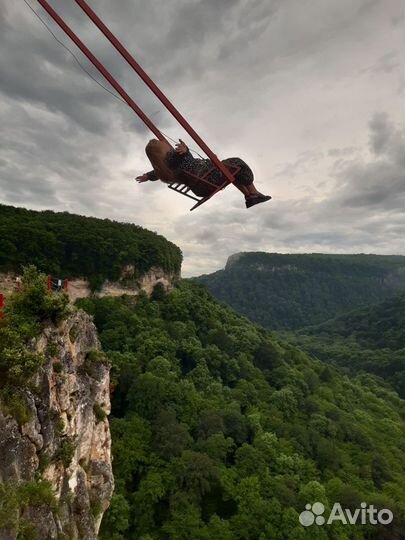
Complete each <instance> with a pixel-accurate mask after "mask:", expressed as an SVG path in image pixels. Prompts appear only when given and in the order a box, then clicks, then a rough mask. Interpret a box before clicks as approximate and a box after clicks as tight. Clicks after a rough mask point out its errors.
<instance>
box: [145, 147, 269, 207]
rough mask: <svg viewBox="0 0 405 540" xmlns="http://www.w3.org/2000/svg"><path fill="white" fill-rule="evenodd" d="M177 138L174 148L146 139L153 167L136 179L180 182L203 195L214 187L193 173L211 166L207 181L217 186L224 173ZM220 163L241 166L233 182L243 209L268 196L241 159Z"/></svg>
mask: <svg viewBox="0 0 405 540" xmlns="http://www.w3.org/2000/svg"><path fill="white" fill-rule="evenodd" d="M179 141H180V142H179V143H177V144H176V147H175V148H174V149H173V148H172V147H171V146H170V144H169V143H168V142H167V141H159V140H157V139H152V140H151V141H149V143H148V144H147V146H146V148H145V151H146V155H147V156H148V158H149V161H150V162H151V164H152V167H153V170H152V171H150V172H147V173H145V174H143V175H142V176H138V177H137V178H136V180H137V182H139V183H142V182H148V181H150V182H154V181H156V180H161V181H162V182H165V183H167V184H171V183H172V182H179V183H181V184H184V185H186V186H188V187H189V188H190V189H191V190H192V191H193V193H194V194H195V195H197V196H198V197H206V196H207V195H209V194H210V193H212V192H213V191H214V189H215V188H214V187H212V186H210V185H208V184H206V183H205V182H203V181H201V180H198V179H197V178H195V177H194V176H198V177H201V176H203V175H204V174H205V173H207V172H208V171H209V170H211V169H213V170H212V172H211V173H210V174H209V176H208V177H207V180H208V181H209V182H211V183H212V184H215V185H216V186H220V185H222V184H223V183H224V181H225V179H224V177H223V174H222V173H221V171H220V170H219V169H218V168H217V167H214V168H213V164H212V162H211V161H210V160H209V159H197V158H194V157H193V156H192V154H191V152H190V150H189V149H188V147H187V145H186V144H185V143H184V142H183V141H182V140H181V139H179ZM222 163H223V164H224V165H225V166H228V167H229V166H232V165H233V166H236V167H240V170H239V172H238V173H237V174H236V176H235V181H234V182H233V185H234V186H235V187H236V188H237V189H239V191H240V192H242V194H243V195H244V197H245V204H246V208H250V207H252V206H255V205H256V204H260V203H263V202H266V201H269V200H270V199H271V197H270V196H269V195H263V194H262V193H260V192H259V191H257V189H256V187H255V185H254V183H253V172H252V171H251V169H250V167H249V166H248V165H247V164H246V163H245V162H244V161H243V160H242V159H240V158H237V157H235V158H228V159H225V160H223V161H222ZM231 172H232V169H231ZM187 173H191V174H192V175H194V176H190V175H189V174H187Z"/></svg>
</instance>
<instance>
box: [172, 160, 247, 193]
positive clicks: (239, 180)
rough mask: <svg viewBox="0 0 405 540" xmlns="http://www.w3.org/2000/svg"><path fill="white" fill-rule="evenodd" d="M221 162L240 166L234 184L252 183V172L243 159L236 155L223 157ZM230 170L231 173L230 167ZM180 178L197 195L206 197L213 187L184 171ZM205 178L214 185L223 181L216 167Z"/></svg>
mask: <svg viewBox="0 0 405 540" xmlns="http://www.w3.org/2000/svg"><path fill="white" fill-rule="evenodd" d="M222 163H223V164H224V165H227V166H231V165H235V166H236V167H240V171H239V172H238V173H237V175H236V178H235V181H234V184H235V185H236V186H250V185H251V184H252V183H253V172H252V170H251V168H250V167H249V165H247V163H245V162H244V161H243V159H240V158H238V157H235V158H228V159H224V160H223V161H222ZM211 167H212V165H211ZM230 171H231V172H232V173H233V169H232V167H230ZM181 180H182V182H183V183H184V184H186V185H188V186H189V187H190V188H191V190H192V191H193V192H194V194H195V195H197V196H198V197H206V196H207V195H209V194H210V193H212V192H213V191H214V189H215V188H213V187H211V186H210V185H208V184H206V183H204V182H203V181H198V180H196V179H194V178H191V177H190V176H189V175H187V173H184V172H183V174H181ZM207 180H208V181H209V182H211V183H212V184H215V185H216V186H221V185H222V184H223V183H224V182H225V178H224V176H223V175H222V173H221V172H220V171H219V169H217V168H215V170H213V172H212V173H211V174H210V175H209V177H208V178H207Z"/></svg>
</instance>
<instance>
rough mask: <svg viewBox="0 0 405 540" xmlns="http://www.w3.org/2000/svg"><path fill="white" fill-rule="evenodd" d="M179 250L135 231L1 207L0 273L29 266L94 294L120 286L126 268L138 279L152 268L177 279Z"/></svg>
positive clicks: (67, 216) (104, 221)
mask: <svg viewBox="0 0 405 540" xmlns="http://www.w3.org/2000/svg"><path fill="white" fill-rule="evenodd" d="M181 261H182V254H181V251H180V249H179V248H178V247H177V246H175V245H174V244H172V243H171V242H169V241H168V240H166V239H165V238H164V237H163V236H160V235H158V234H155V233H153V232H151V231H148V230H146V229H143V228H142V227H139V226H137V225H132V224H126V223H118V222H115V221H110V220H108V219H97V218H89V217H83V216H77V215H74V214H68V213H67V212H62V213H57V212H52V211H46V212H35V211H33V210H26V209H24V208H14V207H13V206H4V205H0V272H10V271H11V272H16V273H19V272H21V268H22V267H23V266H25V265H29V264H33V265H35V266H36V267H37V268H38V269H39V270H41V271H43V272H45V273H46V274H53V275H56V276H59V277H62V278H73V277H81V278H86V279H88V280H89V282H90V284H91V286H92V287H93V288H97V287H100V286H101V285H102V283H103V282H104V281H105V280H106V279H108V280H111V281H116V280H118V279H119V278H120V277H121V275H122V272H123V270H124V269H125V268H127V269H128V268H130V272H129V275H128V277H130V278H137V277H139V276H140V275H142V274H144V273H145V272H147V271H148V270H149V269H150V268H152V267H157V268H161V269H162V270H164V271H166V272H167V273H169V274H179V273H180V268H181Z"/></svg>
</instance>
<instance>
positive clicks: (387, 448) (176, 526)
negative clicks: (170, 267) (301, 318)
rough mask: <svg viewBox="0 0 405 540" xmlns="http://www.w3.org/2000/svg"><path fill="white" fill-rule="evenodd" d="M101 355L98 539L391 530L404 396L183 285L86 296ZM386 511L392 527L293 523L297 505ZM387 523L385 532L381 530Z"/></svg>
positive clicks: (393, 533) (398, 502)
mask: <svg viewBox="0 0 405 540" xmlns="http://www.w3.org/2000/svg"><path fill="white" fill-rule="evenodd" d="M79 305H80V306H81V307H83V308H85V309H86V310H87V311H88V312H89V313H91V314H92V315H93V316H94V321H95V323H96V326H97V327H98V330H99V334H100V338H101V342H102V345H103V348H104V349H105V350H106V351H107V352H108V355H109V357H110V360H111V363H112V374H113V386H114V387H115V390H114V393H113V412H112V418H111V427H112V434H113V455H114V474H115V479H116V493H115V496H114V499H113V504H112V506H111V509H110V510H109V511H108V513H107V515H106V516H105V518H104V519H103V523H102V528H101V539H108V540H111V539H112V540H123V539H126V540H131V539H134V540H135V539H143V540H166V539H167V538H170V539H171V540H212V539H214V540H224V539H225V540H275V539H276V540H287V539H288V540H291V539H297V540H298V539H299V540H301V539H303V540H305V539H308V540H309V539H312V538H319V539H330V540H332V539H333V540H349V538H350V539H355V540H360V539H366V538H367V539H368V540H380V539H381V538H385V537H387V538H388V537H389V538H398V539H399V538H400V534H401V531H402V530H403V528H404V525H405V521H404V519H405V516H404V512H405V480H404V475H403V471H404V467H405V432H404V425H403V418H404V402H403V401H401V400H400V399H399V397H398V395H397V394H395V393H394V392H393V391H391V390H389V389H387V388H384V387H381V385H380V384H379V383H378V382H376V380H374V379H373V378H372V377H369V376H367V375H362V376H359V377H358V378H355V377H350V378H349V377H346V376H344V375H342V374H340V373H339V372H338V371H337V370H336V369H335V368H334V367H333V366H326V365H325V364H323V363H322V362H320V361H317V360H314V359H310V358H309V357H308V356H307V355H306V354H305V353H303V352H300V351H299V350H297V349H296V348H294V347H293V346H291V345H288V344H286V343H284V342H283V341H281V340H280V339H279V338H275V337H271V336H270V335H269V334H268V333H267V332H266V331H264V330H263V329H261V328H259V327H257V326H255V325H253V324H252V323H250V322H249V321H247V320H246V319H244V318H243V317H240V316H238V315H237V314H236V313H234V312H233V311H232V310H231V309H229V308H228V307H226V306H225V305H223V304H220V303H218V302H217V301H215V300H214V299H213V298H212V297H211V296H210V295H209V294H208V292H207V291H206V290H205V289H204V288H203V287H201V286H198V285H196V284H193V283H191V282H184V281H183V282H180V283H179V284H178V286H177V287H176V288H175V289H174V290H173V291H172V292H171V293H170V294H168V295H167V296H165V297H163V296H162V295H156V296H155V298H153V297H152V299H148V298H147V297H146V296H142V295H141V296H140V297H138V298H137V299H134V298H129V297H123V298H102V299H84V300H80V301H79ZM315 501H319V502H322V503H323V504H325V506H326V507H327V508H329V509H330V508H331V506H332V505H333V503H334V502H337V501H339V502H340V503H341V504H342V505H343V506H344V507H347V508H351V509H354V508H356V507H357V505H359V504H360V502H361V501H367V503H368V504H375V505H376V506H378V507H379V508H383V507H387V508H390V509H391V510H392V511H393V512H394V514H395V523H394V524H393V525H392V526H390V527H385V528H384V529H382V528H381V527H376V526H374V527H369V526H366V525H358V526H356V527H350V530H348V528H346V529H345V528H344V527H342V526H341V525H340V524H339V525H331V526H329V527H324V528H316V529H314V527H312V528H308V529H306V528H304V527H302V525H300V523H299V521H298V516H299V514H300V512H301V511H302V510H303V509H304V508H305V504H307V503H313V502H315ZM386 534H389V536H384V535H386Z"/></svg>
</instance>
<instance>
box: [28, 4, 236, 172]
mask: <svg viewBox="0 0 405 540" xmlns="http://www.w3.org/2000/svg"><path fill="white" fill-rule="evenodd" d="M38 1H40V0H38ZM75 2H76V3H77V4H78V5H79V6H80V7H81V8H82V10H83V11H84V12H85V13H86V15H87V16H88V17H89V18H90V19H91V20H92V21H93V23H94V24H95V25H96V26H97V27H98V28H99V30H101V32H102V33H103V34H104V35H105V37H106V38H107V39H108V40H109V41H110V43H112V45H113V46H114V47H115V48H116V49H117V51H118V52H119V53H120V54H121V56H123V58H124V59H125V60H126V61H127V62H128V64H129V65H130V66H131V67H132V68H133V69H134V70H135V71H136V73H137V74H138V75H139V76H140V77H141V79H142V80H143V81H144V82H145V84H147V86H148V87H149V88H150V89H151V90H152V92H153V93H154V94H155V96H156V97H157V98H158V99H159V100H160V101H161V102H162V103H163V105H164V106H165V107H166V108H167V110H168V111H169V112H170V113H171V114H172V115H173V116H174V118H175V119H176V120H177V121H178V122H179V124H180V125H181V126H182V127H183V128H184V129H185V131H187V133H188V134H189V135H190V137H191V138H192V139H193V140H194V141H195V142H196V143H197V144H198V146H199V147H200V148H201V149H202V150H203V151H204V152H205V154H206V155H207V156H208V157H209V159H210V160H211V161H212V162H213V163H214V164H215V165H216V167H218V169H219V170H220V171H221V172H222V174H223V175H224V176H225V178H226V179H227V180H228V181H229V182H233V181H234V180H235V178H234V176H233V175H232V174H231V172H230V171H229V170H228V169H227V168H226V167H225V165H224V164H223V163H222V162H221V161H220V160H219V159H218V157H217V156H216V155H215V154H214V152H213V151H212V150H211V149H210V148H209V147H208V146H207V145H206V144H205V142H204V141H203V140H202V139H201V137H200V136H199V135H198V133H196V131H194V129H193V128H192V127H191V126H190V124H189V123H188V122H187V120H186V119H185V118H184V117H183V115H182V114H181V113H180V112H179V111H178V110H177V109H176V107H175V106H174V105H173V104H172V103H171V102H170V101H169V99H168V98H167V97H166V96H165V95H164V94H163V92H162V91H161V90H160V89H159V87H158V86H157V85H156V84H155V83H154V82H153V81H152V79H151V78H150V77H149V75H147V73H145V71H144V70H143V69H142V67H141V66H140V65H139V64H138V62H137V61H136V60H135V58H134V57H133V56H132V55H131V54H130V53H129V52H128V50H127V49H126V48H125V47H124V46H123V45H122V43H121V42H120V41H119V40H118V38H117V37H116V36H114V34H113V33H112V32H111V31H110V30H109V29H108V28H107V27H106V25H105V24H104V23H103V21H102V20H101V19H100V18H99V17H98V16H97V15H96V14H95V13H94V11H93V10H92V9H91V7H90V6H89V5H88V4H87V2H85V0H75Z"/></svg>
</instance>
